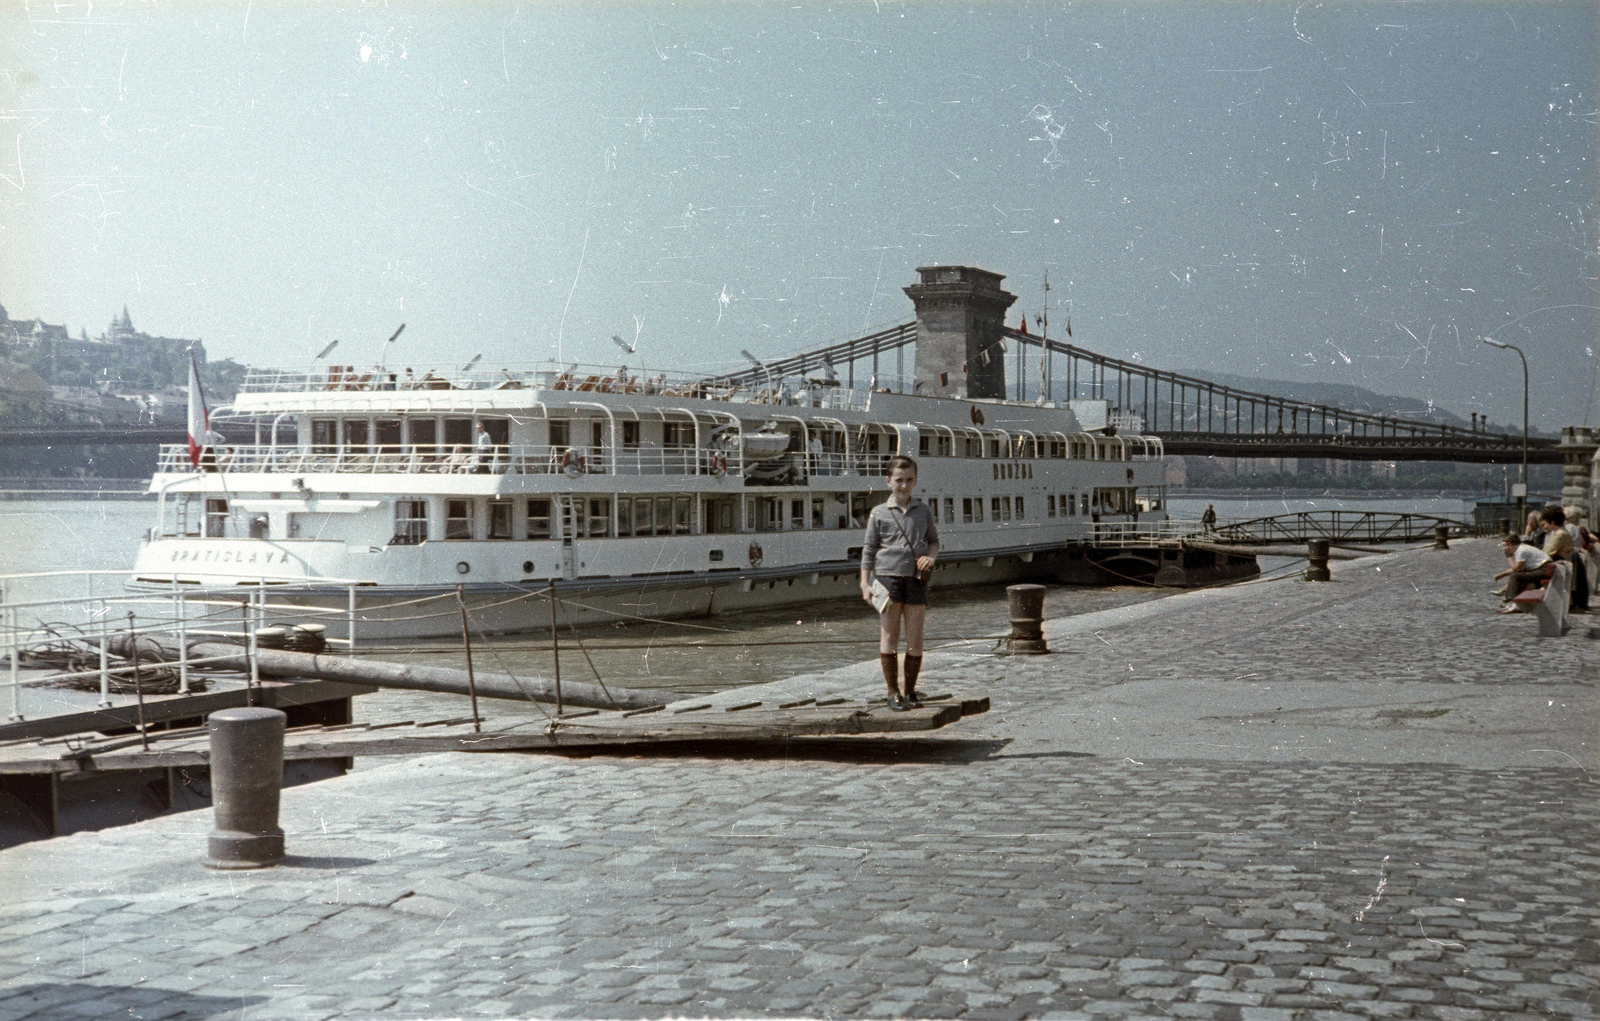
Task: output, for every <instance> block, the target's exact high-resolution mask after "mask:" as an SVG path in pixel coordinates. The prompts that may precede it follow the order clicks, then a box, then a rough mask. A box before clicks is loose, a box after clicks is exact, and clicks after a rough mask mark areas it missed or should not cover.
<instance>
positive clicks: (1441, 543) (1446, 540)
mask: <svg viewBox="0 0 1600 1021" xmlns="http://www.w3.org/2000/svg"><path fill="white" fill-rule="evenodd" d="M1433 548H1434V549H1449V548H1450V526H1449V525H1434V526H1433Z"/></svg>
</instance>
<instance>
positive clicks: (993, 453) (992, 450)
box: [989, 436, 1000, 457]
mask: <svg viewBox="0 0 1600 1021" xmlns="http://www.w3.org/2000/svg"><path fill="white" fill-rule="evenodd" d="M989 456H990V457H999V456H1000V438H999V437H998V436H996V437H993V438H991V439H990V440H989Z"/></svg>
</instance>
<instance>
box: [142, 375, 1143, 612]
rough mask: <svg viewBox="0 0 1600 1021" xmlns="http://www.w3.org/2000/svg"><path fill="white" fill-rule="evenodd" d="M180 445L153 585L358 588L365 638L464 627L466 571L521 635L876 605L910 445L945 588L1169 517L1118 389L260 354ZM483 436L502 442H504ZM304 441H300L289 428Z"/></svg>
mask: <svg viewBox="0 0 1600 1021" xmlns="http://www.w3.org/2000/svg"><path fill="white" fill-rule="evenodd" d="M219 421H225V422H226V423H227V427H228V428H229V430H230V431H232V432H234V434H235V435H237V430H238V429H240V428H241V427H243V428H246V429H248V428H249V427H250V426H251V425H253V426H254V428H255V433H256V436H255V439H256V442H254V443H252V444H248V445H239V444H219V445H216V446H214V447H211V448H208V449H206V450H205V451H203V453H202V455H201V458H200V464H199V469H198V470H197V469H196V467H195V465H194V464H192V462H191V454H190V451H189V449H188V448H187V447H186V446H184V445H180V444H174V445H171V446H167V447H164V448H163V449H162V452H161V460H160V465H159V468H158V470H157V473H156V475H155V476H154V478H153V479H152V480H151V483H150V490H151V492H153V493H156V494H159V496H160V500H159V518H158V521H157V523H156V525H155V527H154V528H152V530H151V532H150V535H149V537H148V539H147V541H145V542H144V544H143V546H142V548H141V550H140V552H139V555H138V559H137V563H136V568H135V584H136V585H139V586H146V587H152V588H154V587H160V588H173V587H178V588H180V589H183V588H187V587H190V586H213V587H214V586H225V585H240V586H256V585H261V584H267V585H273V586H284V587H286V588H292V589H294V590H295V591H296V593H297V596H299V597H300V598H299V600H298V601H305V600H306V599H308V598H309V599H311V600H313V601H317V602H320V603H321V604H322V605H326V606H328V607H338V608H342V607H344V605H345V601H346V599H347V598H350V593H351V592H354V593H355V596H354V598H355V599H357V600H358V601H359V612H358V616H359V617H360V618H361V620H362V623H361V627H360V630H361V632H362V633H363V634H365V635H369V636H374V637H384V636H399V635H412V636H417V635H428V634H448V633H453V632H457V629H458V627H459V622H458V620H457V619H456V616H455V607H454V604H453V602H452V603H451V604H450V605H448V606H440V605H439V604H437V603H434V604H432V605H431V606H430V605H429V604H428V603H427V602H420V603H413V604H412V605H411V606H410V607H409V608H395V604H396V603H397V602H401V601H405V600H409V599H414V598H417V597H423V596H427V595H430V594H444V593H450V594H453V593H454V592H455V591H456V588H457V586H458V585H459V586H462V591H463V593H464V594H465V595H466V596H467V598H468V599H469V600H470V602H471V604H472V605H474V606H475V607H476V608H477V609H476V610H475V613H477V614H479V615H480V619H483V620H484V621H485V623H486V624H487V625H488V626H490V627H493V628H494V629H497V630H516V629H526V628H531V627H537V626H541V625H544V624H547V619H546V618H545V617H543V616H541V614H544V613H547V612H548V611H547V610H545V609H544V604H543V602H542V601H540V600H519V599H516V598H514V597H515V596H517V595H519V594H526V593H529V592H536V591H543V590H544V589H546V588H547V587H548V586H549V585H550V583H551V582H552V581H554V582H556V583H557V584H558V587H559V591H560V593H561V596H562V598H563V600H566V601H567V602H565V603H564V614H565V617H567V618H574V619H579V620H588V621H599V620H608V619H627V618H630V617H647V618H662V617H680V616H685V615H693V614H702V613H716V612H719V611H725V610H735V609H743V608H754V607H766V606H775V605H780V604H784V603H792V602H801V601H811V600H820V599H831V598H840V597H842V598H848V599H854V598H858V595H857V561H858V557H859V554H860V547H861V542H862V538H861V536H862V526H863V524H864V522H865V519H866V515H867V512H868V510H869V509H870V507H871V506H872V505H873V504H875V503H877V502H879V501H881V500H883V499H885V498H886V496H887V492H886V489H885V486H884V482H883V469H884V465H885V462H886V461H887V459H888V457H889V456H890V455H892V454H894V453H897V452H900V451H905V452H907V453H910V454H913V455H915V456H916V457H917V458H918V460H919V462H920V464H921V474H920V477H919V482H920V488H919V490H918V495H919V496H920V497H921V498H922V499H923V500H925V501H926V502H927V503H928V504H929V506H930V507H932V508H933V510H934V512H935V514H936V515H937V517H938V522H939V529H940V534H941V556H940V565H939V572H938V576H937V578H936V584H938V585H954V584H966V583H974V582H998V581H1005V580H1011V579H1016V578H1021V577H1028V576H1038V575H1041V574H1050V573H1059V571H1060V569H1061V568H1062V566H1063V565H1062V564H1060V563H1059V562H1058V561H1059V560H1060V558H1062V557H1064V556H1065V555H1066V554H1065V552H1064V551H1065V550H1067V549H1070V548H1072V547H1073V545H1074V544H1081V543H1085V542H1087V541H1088V540H1089V538H1090V536H1091V534H1092V528H1093V524H1094V523H1096V522H1098V523H1102V524H1104V523H1110V522H1132V521H1135V520H1144V521H1149V520H1152V519H1160V518H1162V517H1164V516H1165V514H1164V511H1163V507H1164V504H1165V499H1164V497H1165V494H1164V488H1163V487H1164V462H1163V458H1162V449H1161V443H1160V441H1159V440H1158V439H1155V438H1152V437H1146V436H1142V435H1140V431H1139V422H1138V421H1137V419H1135V418H1132V417H1127V416H1118V415H1115V414H1113V412H1112V411H1111V409H1110V408H1109V406H1108V404H1107V402H1105V401H1072V402H1070V403H1069V402H1059V403H1053V404H1052V403H1044V402H1038V403H1019V402H1008V401H1000V400H977V399H966V398H953V397H922V396H914V395H911V394H906V393H896V392H890V391H887V390H877V391H874V390H871V389H850V388H847V387H841V386H838V385H833V384H831V383H830V382H827V381H820V380H805V379H794V380H788V381H782V380H773V381H769V384H768V385H767V386H764V387H759V388H750V387H738V386H733V385H719V384H717V383H715V382H708V381H705V380H697V379H692V378H676V379H675V378H671V377H669V376H666V375H659V376H655V377H652V378H650V379H649V380H642V379H640V378H639V377H636V376H631V377H630V376H627V375H625V374H623V373H616V372H614V373H611V374H606V373H602V372H584V371H567V372H558V371H553V370H538V369H534V370H527V371H523V370H511V369H499V370H494V371H482V370H467V371H448V370H443V369H437V368H436V369H433V370H430V371H424V372H421V373H415V372H411V371H409V370H408V371H406V372H404V373H394V372H381V371H371V372H357V371H355V370H353V369H349V368H346V367H340V366H333V367H326V368H324V369H322V370H312V371H254V372H252V373H251V374H250V375H249V377H248V378H247V379H246V381H245V383H244V385H243V387H242V388H241V390H240V392H239V394H238V396H237V397H236V399H235V400H234V402H233V404H232V405H231V407H228V408H224V409H219V410H218V412H217V413H216V414H215V415H214V416H213V422H214V423H215V422H219ZM480 434H481V436H480ZM291 437H292V438H291Z"/></svg>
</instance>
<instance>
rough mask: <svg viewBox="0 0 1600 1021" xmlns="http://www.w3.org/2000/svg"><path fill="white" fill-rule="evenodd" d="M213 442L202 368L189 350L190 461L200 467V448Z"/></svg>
mask: <svg viewBox="0 0 1600 1021" xmlns="http://www.w3.org/2000/svg"><path fill="white" fill-rule="evenodd" d="M210 442H211V412H210V411H209V410H208V409H207V408H206V398H205V394H203V393H201V392H200V370H199V368H198V367H196V365H195V363H194V352H193V351H190V352H189V463H190V464H191V465H193V466H194V467H196V468H198V467H200V448H201V447H204V446H205V445H206V444H208V443H210Z"/></svg>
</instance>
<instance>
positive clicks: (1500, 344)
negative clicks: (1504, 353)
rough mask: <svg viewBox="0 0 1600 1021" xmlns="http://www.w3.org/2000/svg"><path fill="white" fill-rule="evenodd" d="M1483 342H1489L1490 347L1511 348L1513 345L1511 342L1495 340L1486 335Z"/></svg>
mask: <svg viewBox="0 0 1600 1021" xmlns="http://www.w3.org/2000/svg"><path fill="white" fill-rule="evenodd" d="M1483 342H1484V343H1485V344H1488V345H1489V346H1490V347H1499V348H1510V347H1511V345H1510V344H1506V343H1503V342H1501V341H1498V340H1495V339H1494V338H1493V337H1485V338H1483Z"/></svg>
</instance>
